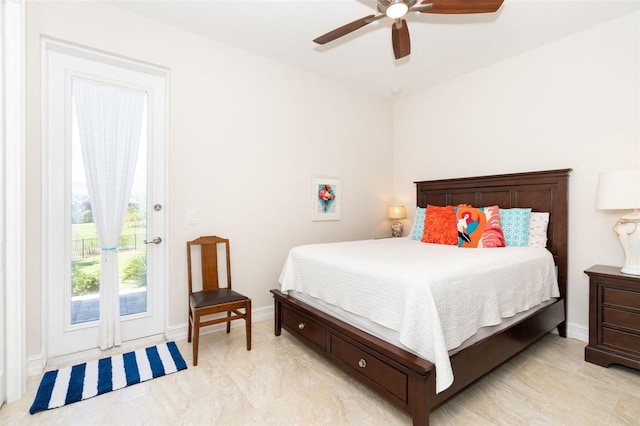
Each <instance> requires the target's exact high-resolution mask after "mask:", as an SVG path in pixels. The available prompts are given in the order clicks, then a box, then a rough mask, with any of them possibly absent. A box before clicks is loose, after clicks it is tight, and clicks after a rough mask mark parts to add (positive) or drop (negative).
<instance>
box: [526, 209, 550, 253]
mask: <svg viewBox="0 0 640 426" xmlns="http://www.w3.org/2000/svg"><path fill="white" fill-rule="evenodd" d="M548 226H549V213H542V212H531V216H529V247H542V248H545V247H546V246H547V227H548Z"/></svg>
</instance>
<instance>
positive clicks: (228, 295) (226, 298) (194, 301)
mask: <svg viewBox="0 0 640 426" xmlns="http://www.w3.org/2000/svg"><path fill="white" fill-rule="evenodd" d="M247 299H248V297H247V296H244V295H242V294H240V293H238V292H235V291H233V290H229V289H227V288H221V289H219V290H208V291H197V292H194V293H192V294H191V298H190V300H191V306H192V307H193V308H196V309H197V308H203V307H206V306H211V305H220V304H222V303H229V302H237V301H240V300H247Z"/></svg>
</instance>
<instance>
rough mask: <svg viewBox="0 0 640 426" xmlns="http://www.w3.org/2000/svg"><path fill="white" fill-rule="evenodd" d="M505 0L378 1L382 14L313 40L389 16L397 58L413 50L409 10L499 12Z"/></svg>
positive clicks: (324, 39) (324, 40)
mask: <svg viewBox="0 0 640 426" xmlns="http://www.w3.org/2000/svg"><path fill="white" fill-rule="evenodd" d="M503 1H504V0H423V1H422V3H421V4H420V5H418V6H416V3H417V2H418V0H378V7H377V9H378V12H379V14H377V15H368V16H365V17H364V18H360V19H357V20H355V21H353V22H350V23H348V24H346V25H343V26H341V27H339V28H336V29H335V30H332V31H329V32H328V33H326V34H324V35H321V36H320V37H318V38H316V39H315V40H313V41H314V42H315V43H318V44H326V43H329V42H330V41H333V40H335V39H338V38H340V37H342V36H345V35H347V34H349V33H351V32H353V31H355V30H357V29H359V28H362V27H364V26H365V25H367V24H370V23H372V22H375V21H377V20H379V19H382V18H385V17H389V18H391V19H393V20H394V21H395V22H394V23H393V25H392V26H391V42H392V44H393V53H394V55H395V57H396V59H400V58H403V57H405V56H408V55H409V54H410V53H411V40H410V39H409V28H408V27H407V21H405V20H404V19H403V18H404V16H405V15H406V14H407V13H409V12H422V13H438V14H466V13H491V12H495V11H497V10H498V9H499V8H500V6H501V5H502V3H503Z"/></svg>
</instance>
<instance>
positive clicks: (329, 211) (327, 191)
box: [311, 176, 342, 222]
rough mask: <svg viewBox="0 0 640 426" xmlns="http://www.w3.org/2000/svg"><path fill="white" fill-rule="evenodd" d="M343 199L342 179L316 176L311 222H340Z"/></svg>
mask: <svg viewBox="0 0 640 426" xmlns="http://www.w3.org/2000/svg"><path fill="white" fill-rule="evenodd" d="M341 198H342V184H341V182H340V179H336V178H326V177H318V176H314V177H313V180H312V184H311V220H312V221H314V222H316V221H326V220H340V210H341V207H342V206H341V205H342V200H341Z"/></svg>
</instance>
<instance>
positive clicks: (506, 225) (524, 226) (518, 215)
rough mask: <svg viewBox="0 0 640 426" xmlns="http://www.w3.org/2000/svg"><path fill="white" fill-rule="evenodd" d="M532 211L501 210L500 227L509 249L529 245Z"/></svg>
mask: <svg viewBox="0 0 640 426" xmlns="http://www.w3.org/2000/svg"><path fill="white" fill-rule="evenodd" d="M530 217H531V209H500V225H501V226H502V233H503V234H504V241H505V243H506V245H507V247H527V246H528V245H529V218H530Z"/></svg>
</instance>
